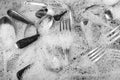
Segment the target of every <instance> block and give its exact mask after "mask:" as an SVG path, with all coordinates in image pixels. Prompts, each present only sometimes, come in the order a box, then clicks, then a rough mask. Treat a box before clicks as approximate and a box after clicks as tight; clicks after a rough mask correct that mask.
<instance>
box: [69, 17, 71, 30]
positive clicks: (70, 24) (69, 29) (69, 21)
mask: <svg viewBox="0 0 120 80" xmlns="http://www.w3.org/2000/svg"><path fill="white" fill-rule="evenodd" d="M69 30H70V31H71V20H70V19H69Z"/></svg>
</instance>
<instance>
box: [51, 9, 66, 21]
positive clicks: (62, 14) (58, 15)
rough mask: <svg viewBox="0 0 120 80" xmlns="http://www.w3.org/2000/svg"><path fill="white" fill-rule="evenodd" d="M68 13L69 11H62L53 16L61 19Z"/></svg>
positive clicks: (55, 18)
mask: <svg viewBox="0 0 120 80" xmlns="http://www.w3.org/2000/svg"><path fill="white" fill-rule="evenodd" d="M66 13H67V11H64V12H61V13H60V14H56V15H54V16H53V18H54V20H55V21H59V20H60V19H61V18H62V17H63V16H64V15H65V14H66Z"/></svg>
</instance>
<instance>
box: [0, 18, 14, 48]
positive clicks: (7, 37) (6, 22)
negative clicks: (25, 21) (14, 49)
mask: <svg viewBox="0 0 120 80" xmlns="http://www.w3.org/2000/svg"><path fill="white" fill-rule="evenodd" d="M0 37H1V39H2V42H3V43H4V46H6V48H10V47H11V46H12V45H13V44H14V42H15V38H16V32H15V27H14V25H13V23H12V21H11V20H10V19H9V18H8V17H6V16H4V17H2V18H1V19H0Z"/></svg>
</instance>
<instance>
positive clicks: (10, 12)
mask: <svg viewBox="0 0 120 80" xmlns="http://www.w3.org/2000/svg"><path fill="white" fill-rule="evenodd" d="M7 14H8V16H10V17H12V18H14V19H16V20H18V21H21V22H23V23H26V24H31V25H34V23H33V22H32V21H31V20H29V19H28V18H26V17H25V16H23V15H21V14H20V13H18V12H16V11H14V10H12V9H9V10H8V11H7Z"/></svg>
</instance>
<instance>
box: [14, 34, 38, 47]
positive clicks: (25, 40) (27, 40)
mask: <svg viewBox="0 0 120 80" xmlns="http://www.w3.org/2000/svg"><path fill="white" fill-rule="evenodd" d="M39 36H40V35H39V34H36V35H33V36H30V37H26V38H23V39H20V40H18V41H17V42H16V46H17V47H18V48H20V49H23V48H25V47H27V46H29V45H30V44H32V43H33V42H35V41H36V40H37V39H38V38H39Z"/></svg>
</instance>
